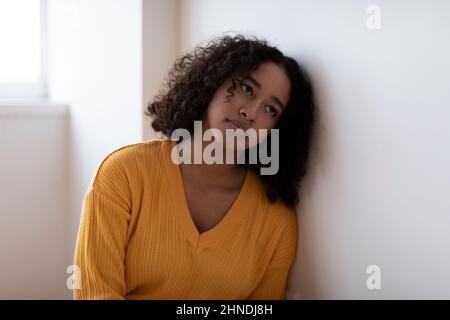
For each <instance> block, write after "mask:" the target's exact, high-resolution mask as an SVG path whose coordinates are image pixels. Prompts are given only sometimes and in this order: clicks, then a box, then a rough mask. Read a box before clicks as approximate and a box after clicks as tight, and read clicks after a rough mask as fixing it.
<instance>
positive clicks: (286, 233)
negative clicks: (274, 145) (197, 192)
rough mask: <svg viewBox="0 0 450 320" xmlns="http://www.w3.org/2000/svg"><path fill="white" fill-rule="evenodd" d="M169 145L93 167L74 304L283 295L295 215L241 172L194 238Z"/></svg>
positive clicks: (121, 154)
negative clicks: (234, 192)
mask: <svg viewBox="0 0 450 320" xmlns="http://www.w3.org/2000/svg"><path fill="white" fill-rule="evenodd" d="M174 146H175V142H173V141H171V140H168V139H155V140H149V141H145V142H140V143H136V144H131V145H127V146H124V147H122V148H119V149H117V150H115V151H113V152H112V153H110V154H109V155H108V156H106V157H105V158H104V159H103V161H102V162H101V163H100V165H99V166H98V167H97V169H96V171H95V174H94V176H93V178H92V180H91V183H90V185H89V187H88V189H87V192H86V194H85V197H84V200H83V206H82V213H81V220H80V226H79V230H78V237H77V241H76V248H75V254H74V264H75V265H76V266H78V267H79V271H80V275H81V282H80V284H81V286H80V288H79V289H74V291H73V297H74V299H285V298H286V296H285V286H286V282H287V278H288V274H289V271H290V268H291V265H292V263H293V261H294V259H295V255H296V248H297V231H298V226H297V216H296V213H295V210H294V209H292V208H288V207H286V206H285V205H284V204H282V203H281V200H279V201H278V202H277V203H275V204H270V203H269V202H268V200H267V199H266V198H265V194H264V189H263V184H262V182H261V180H260V178H259V177H258V176H257V175H256V174H255V173H253V172H252V171H251V170H249V171H248V173H247V176H246V178H245V182H244V184H243V186H242V189H241V191H240V193H239V195H238V197H237V198H236V200H235V201H234V203H233V204H232V206H231V208H230V209H229V211H228V212H227V214H226V215H225V216H224V217H223V218H222V220H221V221H220V222H219V223H218V224H217V225H216V226H215V227H213V228H212V229H210V230H208V231H206V232H203V233H201V234H199V232H198V230H197V228H196V226H195V224H194V222H193V220H192V218H191V215H190V213H189V210H188V206H187V203H186V199H185V197H184V189H183V181H182V177H181V172H180V170H179V166H178V165H177V164H175V163H174V162H172V160H171V157H170V153H171V150H172V147H174Z"/></svg>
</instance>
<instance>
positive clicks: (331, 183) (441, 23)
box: [180, 0, 450, 299]
mask: <svg viewBox="0 0 450 320" xmlns="http://www.w3.org/2000/svg"><path fill="white" fill-rule="evenodd" d="M372 4H376V5H378V6H379V7H380V9H381V29H379V30H369V29H368V28H367V27H366V20H367V18H368V15H367V13H366V9H367V8H368V6H369V5H372ZM449 12H450V3H449V2H447V1H443V0H442V1H433V2H428V1H395V2H393V1H376V2H373V1H361V0H351V1H345V2H342V1H324V0H318V1H309V0H302V1H300V0H299V1H290V0H284V1H256V0H250V1H246V2H243V1H238V0H230V1H218V0H187V1H182V8H181V29H180V30H181V38H180V39H181V47H180V50H181V51H182V52H183V51H185V50H187V49H189V48H192V47H193V46H195V45H196V44H198V43H199V42H200V41H203V40H207V39H209V38H212V37H214V36H217V35H221V34H222V33H223V32H224V31H228V30H230V31H231V30H232V31H240V32H247V33H251V34H255V35H258V36H262V37H264V38H266V39H267V40H269V41H270V42H271V43H272V44H274V45H277V46H278V47H279V48H280V49H281V50H282V51H283V52H284V53H286V54H287V55H291V56H293V57H294V58H296V59H297V60H298V61H299V62H301V63H302V64H303V65H304V66H305V67H306V68H307V70H308V71H309V72H310V73H311V76H312V78H313V81H314V83H315V85H316V90H317V96H318V104H319V113H320V120H319V127H318V130H317V136H316V141H315V147H314V149H313V156H312V159H311V168H310V171H309V173H308V178H307V179H306V180H305V183H304V188H303V190H302V193H301V196H302V199H303V200H302V203H301V204H300V205H299V207H298V208H297V210H298V213H299V217H300V221H301V228H300V243H299V250H298V258H297V260H296V262H295V264H294V267H293V271H292V273H291V276H290V281H289V285H290V288H291V290H292V292H291V297H292V298H295V297H298V294H299V295H300V296H301V297H302V298H331V299H334V298H338V299H346V298H356V299H358V298H369V299H378V298H385V299H391V298H447V299H448V298H450V277H449V273H448V272H449V270H450V251H449V249H448V248H449V246H450V235H449V233H448V230H450V197H449V196H448V192H449V191H448V190H450V169H449V163H450V139H449V137H450V127H449V126H448V119H449V118H450V109H448V104H449V101H450V91H449V90H448V88H449V87H450V78H449V77H448V74H449V73H450V62H449V59H448V56H450V46H449V45H448V30H449V29H450V20H449V19H448V14H449ZM373 264H375V265H378V266H379V267H380V268H381V290H368V289H367V287H366V278H367V277H368V276H369V275H368V274H366V268H367V267H368V266H369V265H373Z"/></svg>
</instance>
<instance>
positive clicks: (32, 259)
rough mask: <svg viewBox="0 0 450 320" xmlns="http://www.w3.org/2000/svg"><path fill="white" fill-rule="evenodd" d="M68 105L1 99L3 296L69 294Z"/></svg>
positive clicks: (0, 266)
mask: <svg viewBox="0 0 450 320" xmlns="http://www.w3.org/2000/svg"><path fill="white" fill-rule="evenodd" d="M67 120H68V119H67V110H66V108H65V107H64V106H58V105H48V104H41V105H29V104H26V103H21V104H12V103H5V102H0V155H1V157H0V177H1V178H0V191H1V192H0V299H59V298H61V297H64V295H65V293H66V290H65V287H64V283H65V281H66V280H65V279H66V274H65V270H66V269H65V268H66V266H67V265H66V257H67V241H66V230H67V227H68V226H67V219H66V218H67V215H66V213H67V206H66V204H67V193H66V190H67V186H68V179H67V165H66V163H67V161H66V160H67V157H66V155H67V144H66V141H67V140H66V139H67V124H68V121H67Z"/></svg>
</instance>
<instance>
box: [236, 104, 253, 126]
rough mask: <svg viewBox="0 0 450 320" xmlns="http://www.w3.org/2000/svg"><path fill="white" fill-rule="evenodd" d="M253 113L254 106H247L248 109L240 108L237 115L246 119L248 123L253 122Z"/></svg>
mask: <svg viewBox="0 0 450 320" xmlns="http://www.w3.org/2000/svg"><path fill="white" fill-rule="evenodd" d="M255 113H256V107H255V106H249V107H246V108H244V107H241V108H240V109H239V115H240V116H241V117H242V118H245V119H247V120H248V121H249V122H251V123H252V122H254V121H255Z"/></svg>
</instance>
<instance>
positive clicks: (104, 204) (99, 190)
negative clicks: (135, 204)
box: [73, 157, 130, 299]
mask: <svg viewBox="0 0 450 320" xmlns="http://www.w3.org/2000/svg"><path fill="white" fill-rule="evenodd" d="M123 172H124V171H123V170H120V166H119V163H118V160H117V159H115V157H108V158H106V159H105V160H104V161H103V162H102V164H101V165H100V166H99V168H98V170H97V172H96V174H95V176H94V179H93V180H92V182H91V184H90V186H89V188H88V191H87V193H86V195H85V197H84V200H83V205H82V213H81V220H80V226H79V229H78V236H77V241H76V246H75V254H74V264H75V265H76V266H77V267H79V268H80V269H79V270H80V276H81V281H80V284H81V285H80V287H79V288H74V289H73V298H74V299H125V294H126V283H125V265H124V263H125V262H124V261H125V247H126V237H127V230H128V223H129V220H130V209H129V205H130V203H129V202H128V201H126V200H125V199H126V198H127V190H128V185H127V180H126V176H124V173H123Z"/></svg>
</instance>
